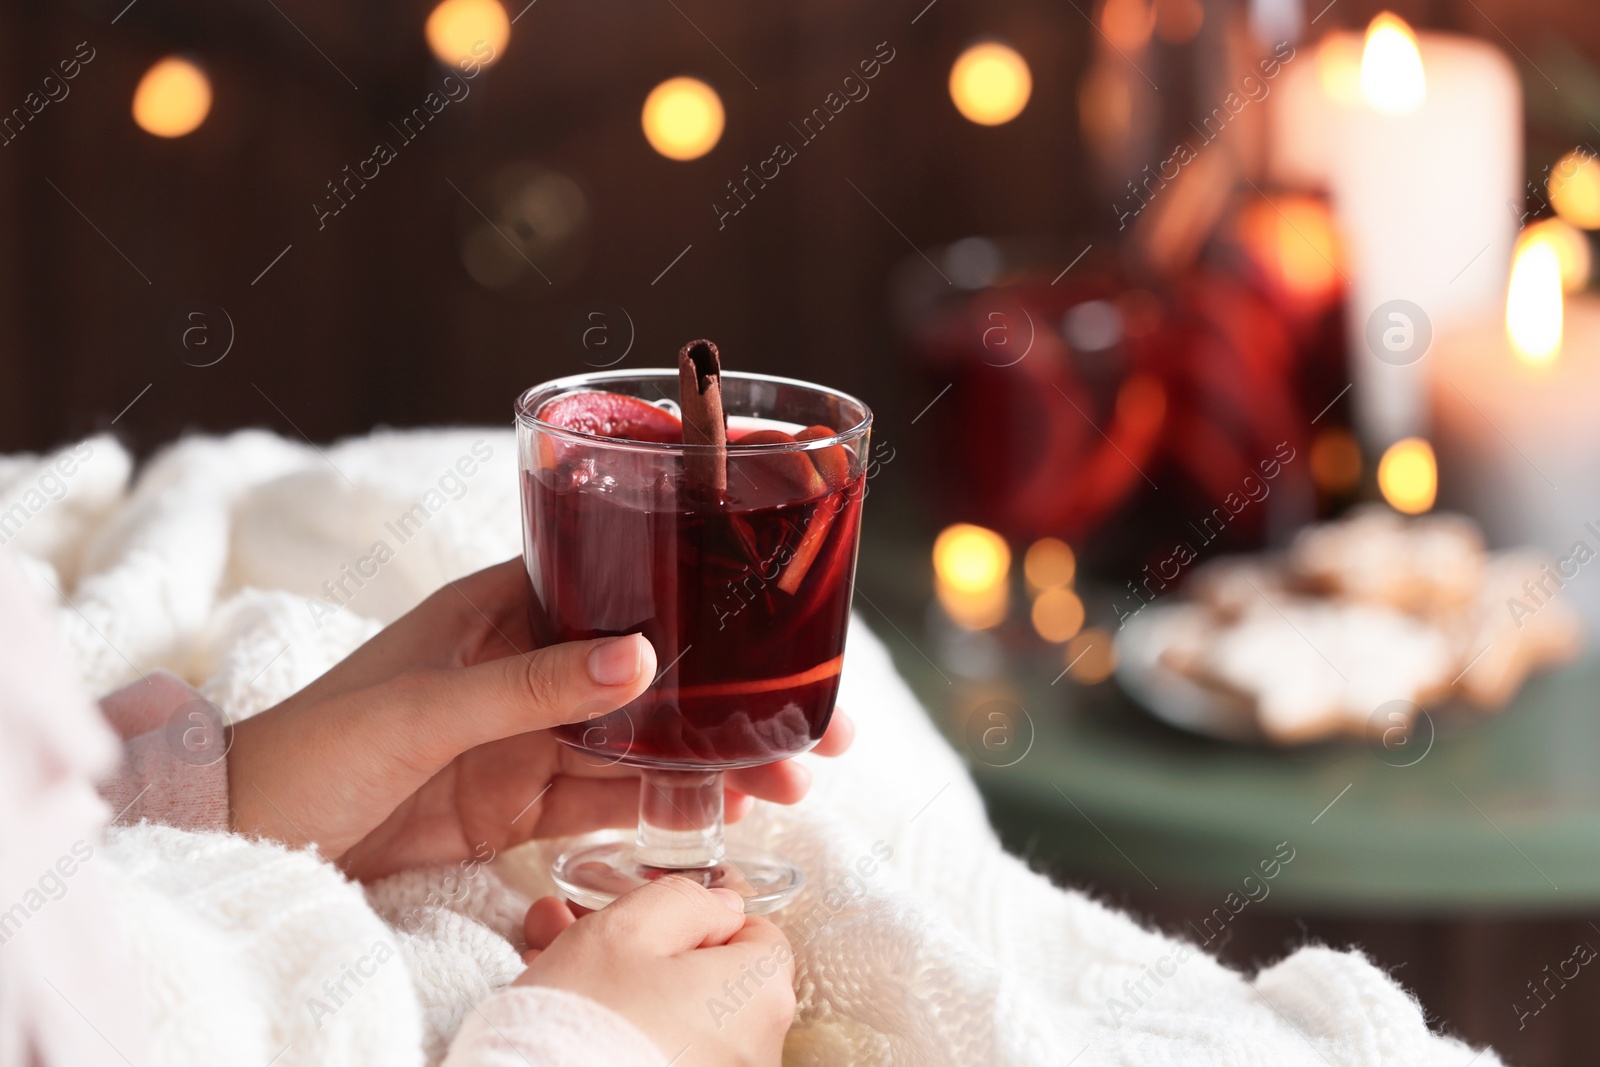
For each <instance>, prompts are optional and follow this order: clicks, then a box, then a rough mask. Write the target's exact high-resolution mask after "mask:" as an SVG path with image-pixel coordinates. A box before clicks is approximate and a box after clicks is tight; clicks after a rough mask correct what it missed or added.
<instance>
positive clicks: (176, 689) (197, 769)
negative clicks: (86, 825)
mask: <svg viewBox="0 0 1600 1067" xmlns="http://www.w3.org/2000/svg"><path fill="white" fill-rule="evenodd" d="M100 710H101V712H102V713H103V714H104V715H105V717H106V721H107V722H109V723H110V724H111V728H112V729H114V730H116V732H117V736H118V737H120V738H121V739H122V743H123V760H122V763H121V764H120V765H119V766H118V767H117V769H116V771H115V772H114V773H113V774H112V775H111V777H109V778H107V779H106V780H104V781H103V782H101V783H100V795H101V796H102V797H103V798H104V799H105V801H106V803H107V804H109V805H111V810H112V811H113V812H118V813H120V814H118V815H117V816H116V823H117V824H119V825H131V824H133V823H137V822H140V821H141V820H144V819H148V820H150V821H151V822H157V823H164V824H166V825H168V826H176V827H179V828H181V829H184V830H226V829H228V828H229V819H228V761H227V758H226V757H227V745H226V733H225V731H224V729H223V727H222V723H221V719H220V713H219V712H218V711H217V709H216V706H215V705H213V704H210V703H209V702H207V701H206V700H205V698H204V697H202V696H201V695H200V694H199V693H197V692H195V691H194V690H193V689H191V688H190V687H189V686H187V685H185V684H184V682H183V681H182V680H181V679H179V678H178V677H177V676H176V675H173V674H170V673H168V672H167V671H162V670H155V671H151V672H149V673H148V674H146V675H145V676H144V677H143V678H142V679H140V680H139V681H137V682H133V683H131V684H129V685H126V686H124V687H123V688H121V689H119V690H117V691H116V692H115V693H112V694H111V695H110V696H108V697H106V698H105V699H104V700H102V701H101V702H100Z"/></svg>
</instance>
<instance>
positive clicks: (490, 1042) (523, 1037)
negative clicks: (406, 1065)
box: [443, 986, 667, 1067]
mask: <svg viewBox="0 0 1600 1067" xmlns="http://www.w3.org/2000/svg"><path fill="white" fill-rule="evenodd" d="M666 1061H667V1058H666V1056H664V1055H662V1053H661V1050H660V1049H658V1048H657V1047H656V1046H655V1044H654V1043H653V1042H652V1041H651V1040H650V1039H649V1038H647V1037H645V1036H644V1032H643V1031H641V1030H640V1029H639V1028H638V1027H636V1026H634V1025H633V1024H632V1023H630V1022H629V1021H628V1020H626V1019H624V1018H623V1017H622V1016H620V1015H618V1014H617V1013H616V1012H614V1011H612V1010H611V1009H610V1008H607V1007H605V1006H604V1005H602V1004H600V1003H598V1002H597V1001H593V1000H590V999H589V998H588V997H585V996H580V995H579V994H577V993H569V992H567V991H566V990H564V989H551V988H548V987H546V986H511V987H508V988H506V989H502V990H501V991H500V992H498V993H496V994H495V995H494V996H492V997H490V998H489V999H488V1000H486V1001H484V1002H483V1003H482V1004H480V1005H478V1007H477V1008H476V1009H474V1010H473V1011H472V1012H470V1013H469V1014H468V1015H467V1017H466V1019H465V1020H464V1021H463V1022H462V1024H461V1029H460V1030H459V1031H457V1033H456V1037H455V1040H454V1041H453V1042H451V1044H450V1054H449V1055H448V1056H447V1057H446V1058H445V1061H444V1064H443V1067H590V1065H592V1064H596V1063H604V1064H606V1065H607V1067H663V1065H664V1064H665V1063H666Z"/></svg>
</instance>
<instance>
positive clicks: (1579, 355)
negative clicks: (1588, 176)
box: [1427, 227, 1600, 629]
mask: <svg viewBox="0 0 1600 1067" xmlns="http://www.w3.org/2000/svg"><path fill="white" fill-rule="evenodd" d="M1558 241H1559V234H1555V233H1553V232H1552V231H1551V230H1549V229H1548V228H1542V227H1529V229H1528V230H1527V231H1524V236H1523V240H1522V241H1521V242H1519V244H1518V247H1517V254H1516V259H1515V262H1514V264H1513V266H1512V269H1511V278H1510V281H1509V284H1508V285H1507V289H1506V296H1505V301H1504V305H1503V306H1504V309H1505V313H1504V318H1503V320H1501V321H1499V322H1497V321H1494V320H1492V319H1491V320H1480V322H1479V324H1478V325H1477V327H1476V328H1470V329H1465V330H1463V331H1461V332H1459V333H1456V334H1453V335H1451V336H1448V337H1442V338H1441V339H1440V340H1439V342H1438V344H1437V345H1436V346H1435V350H1434V354H1433V355H1432V356H1430V357H1429V359H1428V361H1427V362H1428V363H1430V364H1432V368H1431V370H1432V373H1431V375H1430V377H1431V379H1432V391H1433V398H1434V418H1435V424H1436V431H1435V443H1436V444H1437V446H1438V449H1439V491H1440V496H1441V502H1442V503H1444V504H1446V505H1450V506H1454V507H1457V508H1459V509H1461V510H1465V511H1467V512H1469V513H1470V514H1472V515H1474V516H1476V517H1477V518H1478V519H1479V520H1480V521H1481V522H1482V523H1483V524H1484V528H1485V530H1486V531H1487V532H1488V535H1489V538H1490V541H1491V542H1492V543H1493V544H1496V545H1501V546H1510V545H1521V544H1531V545H1536V546H1538V547H1541V548H1543V549H1545V550H1546V551H1548V552H1550V553H1552V554H1553V556H1554V557H1556V558H1557V559H1559V558H1561V557H1565V556H1570V555H1571V554H1572V552H1573V548H1574V545H1575V543H1576V542H1578V541H1583V542H1585V543H1586V544H1587V545H1588V549H1589V551H1590V552H1593V553H1596V554H1600V492H1597V490H1600V419H1597V418H1596V417H1595V414H1594V403H1595V398H1596V397H1600V300H1597V299H1596V298H1595V297H1592V296H1588V295H1584V294H1574V295H1571V296H1566V297H1563V294H1562V288H1563V286H1562V271H1561V262H1562V261H1561V251H1560V247H1559V244H1558ZM1561 595H1562V596H1563V597H1567V596H1570V597H1571V598H1572V602H1573V603H1574V604H1575V605H1576V606H1577V607H1578V608H1579V609H1580V610H1581V611H1583V612H1584V614H1585V615H1586V616H1587V617H1588V618H1589V620H1590V621H1591V623H1600V578H1592V579H1588V580H1585V579H1583V578H1579V579H1578V580H1577V581H1575V582H1573V583H1571V584H1570V585H1569V586H1568V587H1567V588H1566V589H1564V590H1563V591H1562V592H1561ZM1592 628H1593V629H1600V627H1592Z"/></svg>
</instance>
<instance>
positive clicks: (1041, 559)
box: [1022, 537, 1078, 589]
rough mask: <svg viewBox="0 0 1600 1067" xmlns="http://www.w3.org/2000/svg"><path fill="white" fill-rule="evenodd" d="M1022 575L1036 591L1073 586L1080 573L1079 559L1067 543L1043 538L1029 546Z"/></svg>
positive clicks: (1023, 558) (1023, 563) (1051, 538)
mask: <svg viewBox="0 0 1600 1067" xmlns="http://www.w3.org/2000/svg"><path fill="white" fill-rule="evenodd" d="M1022 573H1023V575H1024V576H1025V577H1026V578H1027V579H1028V584H1029V585H1031V586H1033V587H1034V588H1035V589H1054V588H1056V587H1057V586H1063V585H1071V584H1072V579H1073V578H1074V577H1076V575H1077V573H1078V557H1077V556H1076V555H1074V554H1073V551H1072V546H1071V545H1069V544H1067V543H1066V542H1065V541H1061V540H1058V539H1057V538H1054V537H1042V538H1040V539H1039V540H1037V541H1035V542H1034V543H1033V544H1031V545H1029V546H1028V552H1027V554H1026V555H1024V556H1023V557H1022Z"/></svg>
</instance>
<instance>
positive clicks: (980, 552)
mask: <svg viewBox="0 0 1600 1067" xmlns="http://www.w3.org/2000/svg"><path fill="white" fill-rule="evenodd" d="M1010 571H1011V548H1010V546H1008V545H1007V544H1006V540H1005V538H1003V537H1001V536H1000V535H999V534H997V533H995V532H994V531H993V530H988V529H985V528H984V527H982V526H974V525H972V524H971V523H966V522H958V523H956V524H955V525H954V526H948V527H946V528H945V529H944V530H943V531H942V532H941V533H940V534H939V536H938V538H937V539H936V540H935V541H934V542H933V572H934V574H936V575H937V576H938V578H939V580H940V581H941V582H943V583H945V584H946V585H948V586H950V587H951V588H952V589H955V590H958V591H960V592H963V593H978V592H982V591H984V590H986V589H991V588H993V587H994V586H995V585H998V584H1000V583H1003V582H1004V581H1005V580H1006V575H1007V574H1009V573H1010Z"/></svg>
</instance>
